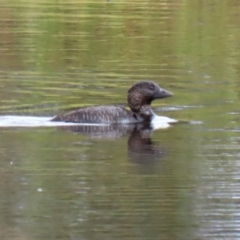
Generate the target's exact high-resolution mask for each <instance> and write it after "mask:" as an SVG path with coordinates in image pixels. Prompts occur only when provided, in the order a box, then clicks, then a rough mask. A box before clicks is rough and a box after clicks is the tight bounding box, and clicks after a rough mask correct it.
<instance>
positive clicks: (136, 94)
mask: <svg viewBox="0 0 240 240" xmlns="http://www.w3.org/2000/svg"><path fill="white" fill-rule="evenodd" d="M172 95H173V93H171V92H169V91H167V90H165V89H163V88H161V87H159V86H158V84H157V83H155V82H153V81H142V82H137V83H135V84H134V85H133V86H132V87H131V88H130V89H129V90H128V96H127V100H128V106H129V107H130V108H131V110H132V111H133V112H134V113H141V112H142V109H143V108H144V109H146V107H147V108H149V109H150V105H151V102H152V101H153V100H155V99H158V98H166V97H171V96H172Z"/></svg>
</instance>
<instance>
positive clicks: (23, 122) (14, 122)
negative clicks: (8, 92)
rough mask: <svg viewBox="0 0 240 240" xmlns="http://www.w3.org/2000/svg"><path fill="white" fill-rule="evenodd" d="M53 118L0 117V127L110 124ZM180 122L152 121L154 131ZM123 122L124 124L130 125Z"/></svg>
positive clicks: (160, 118)
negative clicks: (53, 119) (61, 120)
mask: <svg viewBox="0 0 240 240" xmlns="http://www.w3.org/2000/svg"><path fill="white" fill-rule="evenodd" d="M51 119H52V117H34V116H0V127H57V126H74V125H75V126H77V125H78V126H84V125H85V126H106V125H109V124H107V123H106V124H103V123H102V124H99V123H98V124H93V123H69V122H51V121H50V120H51ZM176 122H178V121H177V120H175V119H172V118H168V117H163V116H157V115H155V116H154V117H153V119H152V122H151V126H152V128H153V130H155V129H162V128H168V127H170V126H171V124H170V123H176ZM128 123H129V122H128V121H123V122H122V124H128Z"/></svg>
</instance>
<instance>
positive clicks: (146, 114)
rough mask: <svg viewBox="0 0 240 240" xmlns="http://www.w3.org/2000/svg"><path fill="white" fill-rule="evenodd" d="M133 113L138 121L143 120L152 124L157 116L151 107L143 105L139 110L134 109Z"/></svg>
mask: <svg viewBox="0 0 240 240" xmlns="http://www.w3.org/2000/svg"><path fill="white" fill-rule="evenodd" d="M132 111H133V113H134V114H135V115H136V116H137V118H138V119H142V120H143V121H145V122H150V121H151V120H152V118H153V117H154V116H155V113H154V112H153V110H152V109H151V106H150V105H143V106H141V107H140V108H139V109H137V110H136V109H134V110H133V109H132Z"/></svg>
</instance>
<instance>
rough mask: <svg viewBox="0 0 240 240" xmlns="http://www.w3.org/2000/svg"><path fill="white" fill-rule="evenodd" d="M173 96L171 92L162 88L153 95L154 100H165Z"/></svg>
mask: <svg viewBox="0 0 240 240" xmlns="http://www.w3.org/2000/svg"><path fill="white" fill-rule="evenodd" d="M172 95H173V93H172V92H169V91H167V90H165V89H163V88H159V89H158V91H157V92H156V93H155V94H154V98H167V97H171V96H172Z"/></svg>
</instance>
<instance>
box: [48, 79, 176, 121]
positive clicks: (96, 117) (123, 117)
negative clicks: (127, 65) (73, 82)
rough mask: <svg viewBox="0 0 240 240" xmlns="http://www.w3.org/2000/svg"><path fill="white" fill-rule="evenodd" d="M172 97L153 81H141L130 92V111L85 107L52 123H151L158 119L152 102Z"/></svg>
mask: <svg viewBox="0 0 240 240" xmlns="http://www.w3.org/2000/svg"><path fill="white" fill-rule="evenodd" d="M172 95H173V94H172V93H171V92H168V91H166V90H164V89H163V88H161V87H159V86H158V85H157V84H156V83H155V82H153V81H141V82H138V83H135V84H134V85H133V86H132V87H131V88H130V89H129V91H128V95H127V100H128V106H129V107H130V110H127V109H125V108H124V107H122V106H118V105H106V106H92V107H83V108H79V109H77V110H74V111H71V112H69V113H66V114H63V115H58V116H55V117H54V118H53V119H51V121H57V122H72V123H89V124H98V123H99V124H130V123H139V122H151V120H152V119H154V118H156V114H155V113H154V112H153V110H152V109H151V102H152V101H153V100H155V99H158V98H166V97H170V96H172Z"/></svg>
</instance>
